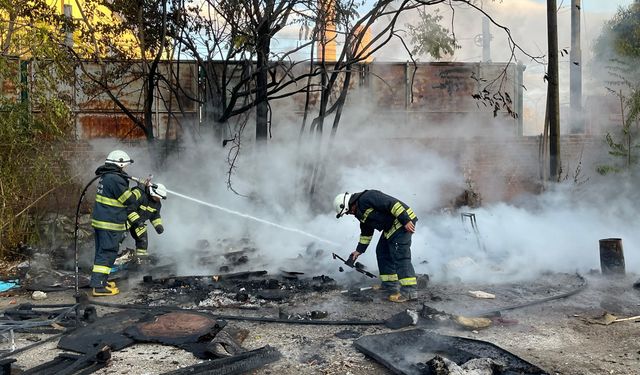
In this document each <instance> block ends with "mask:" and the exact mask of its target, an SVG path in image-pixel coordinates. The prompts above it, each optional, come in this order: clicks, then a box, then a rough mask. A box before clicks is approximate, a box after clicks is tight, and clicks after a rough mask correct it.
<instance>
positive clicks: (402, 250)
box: [334, 190, 418, 302]
mask: <svg viewBox="0 0 640 375" xmlns="http://www.w3.org/2000/svg"><path fill="white" fill-rule="evenodd" d="M334 208H335V210H336V217H337V218H340V217H341V216H343V215H345V214H347V215H354V216H355V217H356V218H357V219H358V220H359V221H360V240H359V241H358V245H357V247H356V250H355V251H354V252H353V253H351V258H352V259H353V260H354V261H355V260H356V259H357V258H358V257H359V256H360V255H361V254H362V253H364V252H365V250H366V249H367V247H368V246H369V243H370V242H371V239H372V237H373V233H374V230H379V231H381V232H382V234H381V235H380V240H379V241H378V245H377V246H376V257H377V260H378V270H379V272H380V280H381V281H382V288H383V289H384V290H386V291H388V292H389V300H390V301H392V302H406V301H410V300H415V299H417V297H418V293H417V290H416V288H417V280H416V273H415V271H414V269H413V265H412V264H411V235H412V234H413V233H414V232H415V228H416V227H415V223H416V221H418V217H417V216H416V214H415V213H414V212H413V210H412V209H411V208H409V206H407V205H406V204H404V203H403V202H402V201H400V200H398V199H396V198H394V197H392V196H389V195H387V194H385V193H383V192H380V191H378V190H365V191H363V192H360V193H355V194H349V193H343V194H339V195H338V196H336V198H335V200H334Z"/></svg>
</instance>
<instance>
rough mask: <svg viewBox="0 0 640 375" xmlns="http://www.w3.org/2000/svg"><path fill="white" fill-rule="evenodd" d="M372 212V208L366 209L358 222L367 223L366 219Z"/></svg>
mask: <svg viewBox="0 0 640 375" xmlns="http://www.w3.org/2000/svg"><path fill="white" fill-rule="evenodd" d="M372 212H373V208H367V210H366V211H365V212H364V214H362V220H360V221H361V222H363V223H364V222H365V221H367V218H368V217H369V214H370V213H372Z"/></svg>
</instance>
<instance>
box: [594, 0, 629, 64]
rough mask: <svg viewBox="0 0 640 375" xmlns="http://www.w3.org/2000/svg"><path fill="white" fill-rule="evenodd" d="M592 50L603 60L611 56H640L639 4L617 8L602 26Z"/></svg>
mask: <svg viewBox="0 0 640 375" xmlns="http://www.w3.org/2000/svg"><path fill="white" fill-rule="evenodd" d="M594 52H595V54H596V56H598V57H599V58H600V59H604V60H607V59H608V58H610V57H611V56H618V57H629V58H638V57H640V4H637V3H634V4H631V5H629V6H627V7H620V8H619V9H618V12H617V13H616V15H615V16H614V17H613V18H612V19H610V20H609V21H607V22H606V23H605V25H604V26H603V29H602V33H601V34H600V36H599V38H598V40H597V41H596V44H595V46H594Z"/></svg>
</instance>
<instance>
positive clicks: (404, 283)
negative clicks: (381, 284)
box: [400, 277, 418, 286]
mask: <svg viewBox="0 0 640 375" xmlns="http://www.w3.org/2000/svg"><path fill="white" fill-rule="evenodd" d="M417 284H418V281H417V280H416V278H415V277H407V278H404V279H400V285H402V286H409V285H417Z"/></svg>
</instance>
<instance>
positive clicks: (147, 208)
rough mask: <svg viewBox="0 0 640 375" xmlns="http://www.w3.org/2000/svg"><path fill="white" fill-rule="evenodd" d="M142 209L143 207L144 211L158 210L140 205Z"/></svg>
mask: <svg viewBox="0 0 640 375" xmlns="http://www.w3.org/2000/svg"><path fill="white" fill-rule="evenodd" d="M140 209H141V210H142V211H148V212H156V211H158V210H156V209H155V208H153V207H149V206H140Z"/></svg>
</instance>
